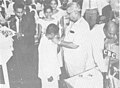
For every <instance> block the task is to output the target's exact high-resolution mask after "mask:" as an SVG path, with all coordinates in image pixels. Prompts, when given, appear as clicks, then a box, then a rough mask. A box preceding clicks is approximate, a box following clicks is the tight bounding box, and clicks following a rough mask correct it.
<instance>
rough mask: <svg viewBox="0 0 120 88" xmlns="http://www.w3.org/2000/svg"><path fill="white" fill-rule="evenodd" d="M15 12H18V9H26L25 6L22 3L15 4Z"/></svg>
mask: <svg viewBox="0 0 120 88" xmlns="http://www.w3.org/2000/svg"><path fill="white" fill-rule="evenodd" d="M13 8H14V11H16V10H17V9H18V8H21V9H24V4H22V3H15V4H14V5H13Z"/></svg>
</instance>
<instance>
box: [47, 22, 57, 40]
mask: <svg viewBox="0 0 120 88" xmlns="http://www.w3.org/2000/svg"><path fill="white" fill-rule="evenodd" d="M58 33H59V27H58V26H57V25H56V24H53V23H52V24H49V25H48V27H47V29H46V36H47V38H48V39H53V38H54V37H55V36H57V35H58Z"/></svg>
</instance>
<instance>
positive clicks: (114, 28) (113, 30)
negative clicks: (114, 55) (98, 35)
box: [104, 21, 119, 39]
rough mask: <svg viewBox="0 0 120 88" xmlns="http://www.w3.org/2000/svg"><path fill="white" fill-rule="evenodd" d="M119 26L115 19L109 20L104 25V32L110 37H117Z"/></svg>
mask: <svg viewBox="0 0 120 88" xmlns="http://www.w3.org/2000/svg"><path fill="white" fill-rule="evenodd" d="M118 32H119V27H118V25H117V24H116V22H114V21H109V22H108V23H106V24H105V26H104V33H105V35H106V38H108V39H116V38H117V33H118Z"/></svg>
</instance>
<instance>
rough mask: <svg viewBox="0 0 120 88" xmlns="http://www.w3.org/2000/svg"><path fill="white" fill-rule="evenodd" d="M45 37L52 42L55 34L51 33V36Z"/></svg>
mask: <svg viewBox="0 0 120 88" xmlns="http://www.w3.org/2000/svg"><path fill="white" fill-rule="evenodd" d="M46 37H47V38H48V39H50V40H52V39H53V38H54V37H55V34H54V33H51V34H47V35H46Z"/></svg>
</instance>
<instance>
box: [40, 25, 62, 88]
mask: <svg viewBox="0 0 120 88" xmlns="http://www.w3.org/2000/svg"><path fill="white" fill-rule="evenodd" d="M58 33H59V28H58V26H57V25H55V24H50V25H48V27H47V29H46V33H45V34H43V35H42V38H41V41H40V45H39V48H38V49H39V72H38V76H39V77H40V78H41V80H42V88H58V80H59V75H60V74H61V71H60V64H59V61H58V57H57V46H58V45H57V44H55V43H53V42H52V40H53V39H54V38H55V37H56V36H57V35H58Z"/></svg>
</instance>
